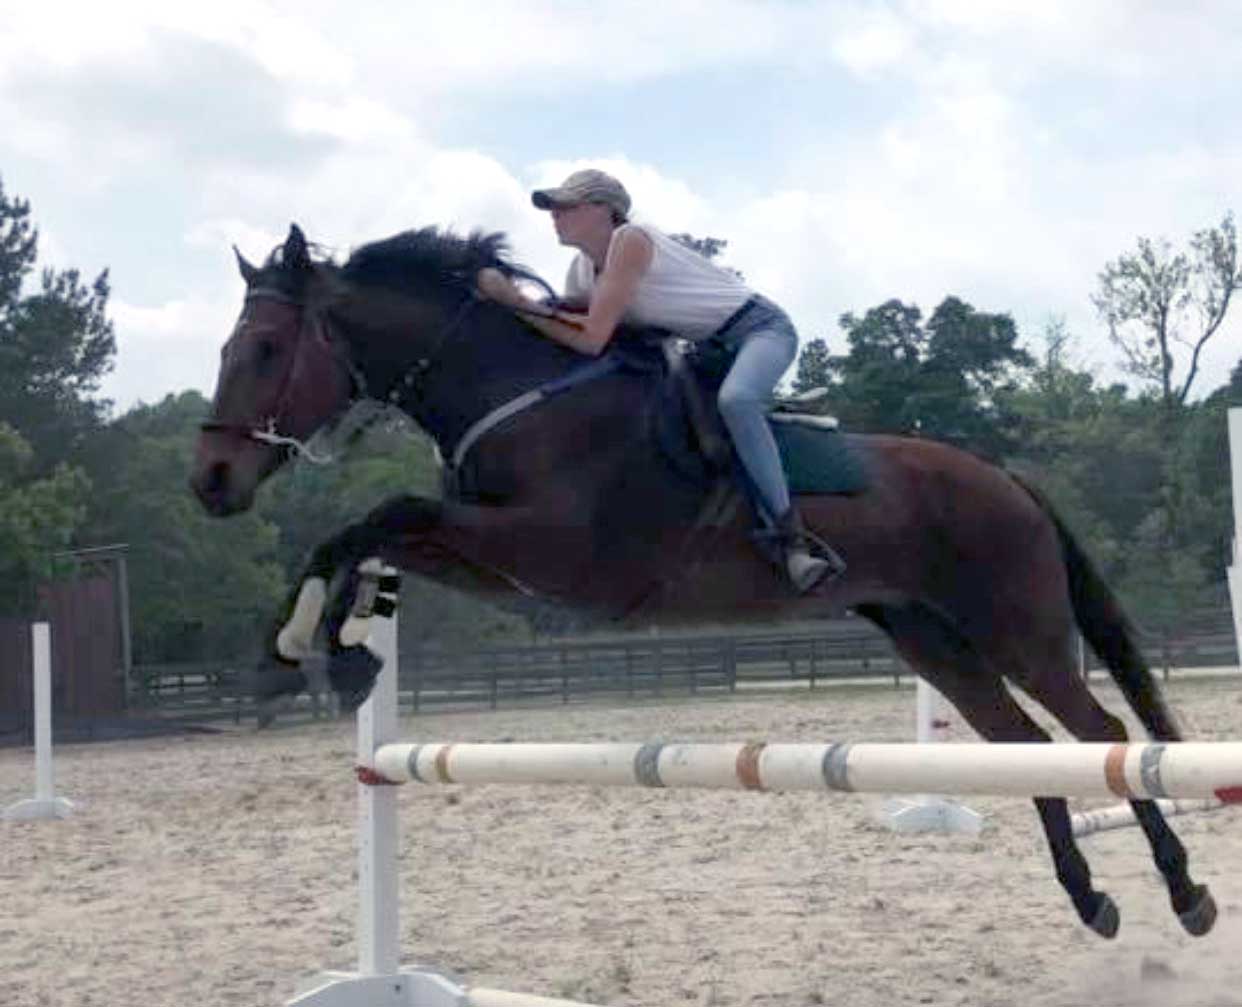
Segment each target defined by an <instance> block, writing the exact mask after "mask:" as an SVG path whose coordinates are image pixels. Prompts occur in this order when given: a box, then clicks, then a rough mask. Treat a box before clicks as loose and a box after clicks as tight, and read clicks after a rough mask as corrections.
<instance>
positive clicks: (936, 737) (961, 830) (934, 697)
mask: <svg viewBox="0 0 1242 1007" xmlns="http://www.w3.org/2000/svg"><path fill="white" fill-rule="evenodd" d="M914 706H915V739H916V740H917V742H918V743H919V744H920V745H931V744H936V743H939V742H943V741H947V740H948V734H949V725H950V723H951V722H950V720H949V706H948V703H946V702H945V700H944V697H943V696H941V695H940V693H938V692H937V691H936V690H935V689H933V688H932V687H931V686H930V685H929V684H928V683H927V682H926V681H924V680H923V679H922V678H919V679H918V680H917V682H916V684H915V701H914ZM883 818H884V821H885V823H886V824H887V825H888V826H889V828H891V829H892V830H893V831H894V832H943V833H954V834H962V835H972V836H973V835H978V834H979V832H980V831H981V830H982V829H983V816H982V815H981V814H979V812H977V811H974V810H972V809H970V808H967V807H965V806H964V805H962V804H960V803H958V802H957V801H951V800H949V799H948V798H945V797H939V796H934V795H931V794H918V795H916V796H914V797H911V798H892V799H890V800H888V801H885V802H884V813H883Z"/></svg>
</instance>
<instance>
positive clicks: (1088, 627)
mask: <svg viewBox="0 0 1242 1007" xmlns="http://www.w3.org/2000/svg"><path fill="white" fill-rule="evenodd" d="M1010 475H1011V476H1012V477H1013V479H1014V480H1015V481H1016V482H1017V483H1018V485H1019V486H1021V487H1022V488H1023V489H1024V490H1026V492H1027V493H1029V494H1030V496H1031V498H1032V499H1033V500H1034V501H1035V502H1036V503H1037V504H1038V505H1039V507H1040V509H1041V510H1042V511H1043V512H1044V513H1045V514H1046V515H1047V516H1048V520H1050V521H1051V522H1052V523H1053V525H1054V526H1055V528H1056V530H1057V537H1058V538H1059V539H1060V542H1061V556H1062V558H1063V559H1064V562H1065V573H1066V577H1067V579H1068V581H1069V593H1070V601H1071V603H1072V605H1073V608H1074V619H1075V621H1076V622H1077V623H1078V628H1079V629H1080V630H1081V631H1082V635H1083V636H1084V637H1085V638H1086V640H1087V642H1088V643H1089V644H1091V649H1092V650H1094V651H1095V652H1096V654H1097V655H1099V657H1100V659H1101V660H1102V661H1103V662H1104V664H1105V665H1106V666H1107V667H1108V671H1109V674H1110V675H1112V677H1113V681H1114V682H1116V683H1117V687H1118V688H1119V689H1120V690H1121V694H1122V695H1123V696H1125V698H1126V701H1127V702H1128V703H1129V704H1130V708H1131V709H1132V710H1134V712H1135V714H1136V715H1137V716H1138V718H1139V720H1140V721H1141V722H1142V724H1143V727H1144V728H1146V729H1147V732H1148V733H1149V734H1150V735H1151V736H1152V737H1153V738H1157V739H1160V740H1162V741H1180V740H1181V737H1182V732H1181V728H1180V727H1179V726H1178V724H1177V719H1176V718H1175V717H1174V715H1173V711H1172V710H1171V709H1170V708H1169V705H1168V703H1167V702H1166V701H1165V698H1164V693H1163V692H1162V691H1161V689H1160V685H1159V683H1158V682H1157V681H1156V679H1155V677H1154V676H1153V675H1152V673H1151V669H1150V668H1148V666H1147V661H1146V660H1145V659H1144V657H1143V652H1142V650H1141V649H1140V648H1139V645H1138V643H1137V641H1136V639H1135V637H1136V633H1135V629H1134V625H1133V623H1131V621H1130V618H1129V616H1127V615H1126V613H1125V611H1124V610H1123V609H1122V607H1121V602H1120V601H1119V600H1118V598H1117V596H1116V595H1115V594H1113V591H1112V589H1111V588H1110V587H1109V586H1108V585H1107V584H1106V583H1105V582H1104V578H1103V577H1102V576H1101V575H1100V572H1099V571H1098V570H1097V569H1096V567H1095V564H1094V563H1093V562H1092V561H1091V557H1089V556H1088V555H1087V554H1086V552H1084V551H1083V548H1082V546H1080V545H1079V544H1078V540H1077V539H1075V538H1074V535H1073V533H1072V532H1071V531H1070V530H1069V528H1067V527H1066V525H1065V522H1064V521H1062V520H1061V518H1060V516H1059V515H1058V514H1057V512H1056V510H1055V509H1054V508H1053V506H1052V502H1051V501H1050V500H1049V499H1048V498H1047V497H1046V496H1045V495H1044V494H1043V493H1042V492H1041V491H1040V490H1038V489H1036V488H1035V487H1034V486H1032V485H1031V484H1030V483H1028V482H1026V481H1025V480H1024V479H1020V478H1018V477H1017V476H1016V475H1014V474H1013V473H1012V472H1011V473H1010Z"/></svg>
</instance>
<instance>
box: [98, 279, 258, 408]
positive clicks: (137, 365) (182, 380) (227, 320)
mask: <svg viewBox="0 0 1242 1007" xmlns="http://www.w3.org/2000/svg"><path fill="white" fill-rule="evenodd" d="M240 306H241V305H240V300H239V301H237V302H235V303H227V302H226V301H225V300H224V299H216V300H201V299H197V298H196V299H187V300H181V299H177V300H170V301H166V302H164V303H161V304H153V305H142V304H131V303H129V302H127V301H125V300H122V299H117V298H114V299H113V300H112V301H111V303H110V305H109V307H110V315H111V317H112V321H113V323H114V328H115V330H116V341H117V358H116V368H115V370H114V371H113V372H112V373H111V374H109V375H108V376H107V377H106V378H105V379H104V380H103V382H102V387H101V394H102V395H103V396H104V397H106V398H110V399H112V400H113V401H115V402H116V403H117V404H118V406H119V407H120V409H121V410H124V409H126V408H128V407H129V406H131V405H133V404H134V403H135V402H138V401H143V402H157V401H159V400H160V399H161V398H163V397H164V395H166V394H168V393H169V392H179V391H183V390H185V389H189V388H197V389H198V390H200V391H201V392H203V393H204V394H206V395H210V394H211V391H212V384H213V383H214V380H215V374H216V368H217V365H218V362H219V352H220V346H222V345H223V343H224V340H225V339H226V338H227V336H228V334H229V332H230V330H231V329H232V326H233V323H234V320H235V319H236V315H237V312H238V309H239V308H240Z"/></svg>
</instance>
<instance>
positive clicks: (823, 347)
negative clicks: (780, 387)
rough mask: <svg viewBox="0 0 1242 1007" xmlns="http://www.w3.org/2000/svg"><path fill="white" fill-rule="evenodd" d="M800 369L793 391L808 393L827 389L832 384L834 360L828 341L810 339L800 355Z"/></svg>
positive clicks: (795, 375)
mask: <svg viewBox="0 0 1242 1007" xmlns="http://www.w3.org/2000/svg"><path fill="white" fill-rule="evenodd" d="M797 367H798V369H797V372H796V373H795V374H794V379H793V390H794V391H795V392H808V391H810V390H811V389H812V388H827V387H828V386H829V385H831V384H832V358H831V356H830V355H829V353H828V341H827V340H825V339H819V338H816V339H809V340H807V341H806V342H805V343H804V344H803V345H802V350H801V352H800V353H799V354H798V365H797Z"/></svg>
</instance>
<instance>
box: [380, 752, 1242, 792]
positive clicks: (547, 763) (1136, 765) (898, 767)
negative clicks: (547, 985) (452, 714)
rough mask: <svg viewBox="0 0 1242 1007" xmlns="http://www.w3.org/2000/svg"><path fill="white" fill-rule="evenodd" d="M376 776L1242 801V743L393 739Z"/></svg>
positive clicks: (449, 780) (428, 780)
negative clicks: (468, 741)
mask: <svg viewBox="0 0 1242 1007" xmlns="http://www.w3.org/2000/svg"><path fill="white" fill-rule="evenodd" d="M373 767H374V768H373V772H371V771H369V770H368V771H364V772H363V773H362V778H364V779H370V780H371V782H391V783H407V782H418V783H426V784H451V783H469V784H477V783H546V784H589V785H595V786H639V787H659V788H669V789H675V788H687V787H688V788H708V789H734V790H766V791H799V790H814V791H822V790H833V791H850V792H856V793H885V794H924V793H953V794H978V795H981V796H1021V797H1113V798H1125V799H1130V798H1135V797H1142V798H1198V799H1208V798H1215V799H1217V800H1220V801H1222V802H1224V803H1234V802H1239V801H1242V742H1178V743H1175V744H1165V743H1158V742H1152V743H1145V744H1084V743H1075V744H1038V743H1036V744H1026V743H1022V744H997V743H978V744H961V745H917V744H908V743H907V744H868V743H861V744H854V743H848V742H839V743H835V744H818V745H817V744H778V743H772V744H769V743H765V742H759V743H750V744H677V743H669V744H665V743H660V742H656V743H647V744H635V743H602V744H518V743H514V744H508V743H505V744H452V743H431V744H387V745H381V746H380V747H379V749H378V750H377V751H376V752H375V758H374V762H373Z"/></svg>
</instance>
